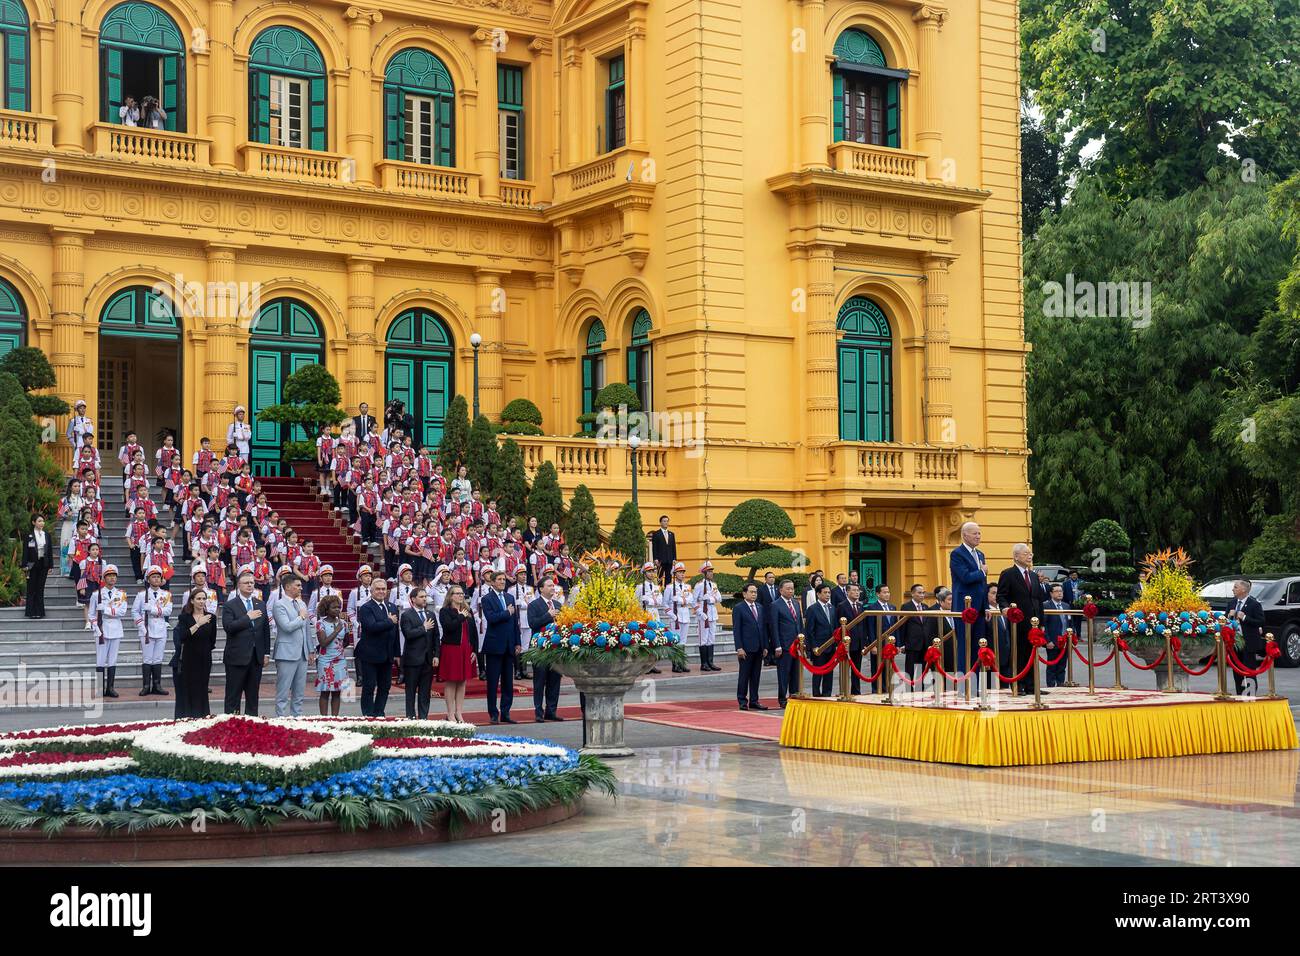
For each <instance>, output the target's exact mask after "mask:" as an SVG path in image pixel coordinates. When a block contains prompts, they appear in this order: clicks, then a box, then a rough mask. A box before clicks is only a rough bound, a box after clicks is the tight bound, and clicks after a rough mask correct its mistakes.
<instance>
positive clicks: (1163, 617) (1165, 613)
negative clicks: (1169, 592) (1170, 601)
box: [1156, 611, 1169, 624]
mask: <svg viewBox="0 0 1300 956" xmlns="http://www.w3.org/2000/svg"><path fill="white" fill-rule="evenodd" d="M1156 620H1157V621H1160V622H1161V623H1162V624H1163V623H1164V622H1165V621H1167V620H1169V612H1168V611H1161V612H1160V613H1159V614H1157V615H1156Z"/></svg>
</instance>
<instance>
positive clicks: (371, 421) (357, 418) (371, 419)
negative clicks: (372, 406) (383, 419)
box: [352, 415, 375, 438]
mask: <svg viewBox="0 0 1300 956" xmlns="http://www.w3.org/2000/svg"><path fill="white" fill-rule="evenodd" d="M362 417H363V416H361V415H353V416H352V424H353V425H354V426H355V427H356V430H357V437H358V438H365V437H367V436H368V435H369V434H370V433H371V432H373V431H374V430H375V416H374V415H366V416H364V418H365V420H366V423H367V424H368V425H369V427H368V428H367V429H366V430H365V431H362V427H361V424H362V423H361V419H362Z"/></svg>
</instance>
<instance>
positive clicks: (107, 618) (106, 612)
mask: <svg viewBox="0 0 1300 956" xmlns="http://www.w3.org/2000/svg"><path fill="white" fill-rule="evenodd" d="M130 613H131V607H130V604H129V603H128V601H127V599H126V592H125V591H123V590H122V589H121V588H119V587H116V586H114V587H111V588H110V587H107V586H105V587H102V588H100V589H99V590H98V591H96V592H95V593H94V594H93V595H92V596H91V598H90V620H91V621H92V622H94V623H93V627H94V633H95V667H97V668H105V667H116V666H117V649H118V646H119V645H120V644H121V642H122V632H123V631H122V627H123V625H122V622H123V621H125V620H126V617H127V615H128V614H130Z"/></svg>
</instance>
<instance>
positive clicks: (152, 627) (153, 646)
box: [133, 564, 172, 697]
mask: <svg viewBox="0 0 1300 956" xmlns="http://www.w3.org/2000/svg"><path fill="white" fill-rule="evenodd" d="M145 577H146V579H147V581H148V583H147V584H146V585H145V589H144V590H143V591H141V592H140V593H139V594H137V595H136V598H135V605H134V607H133V611H134V616H135V626H136V630H138V631H139V632H140V655H141V665H140V669H141V674H142V682H141V687H140V696H141V697H147V696H149V695H150V694H157V695H160V696H163V697H169V696H171V695H170V694H168V693H167V691H165V690H163V686H162V661H163V655H164V654H165V653H166V651H167V627H168V624H169V623H170V622H171V615H172V594H171V592H170V591H168V590H167V588H166V586H165V585H164V584H163V571H162V568H160V567H158V566H157V565H156V564H155V565H150V567H149V570H148V572H147V573H146V575H145Z"/></svg>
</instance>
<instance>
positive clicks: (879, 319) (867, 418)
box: [836, 296, 894, 442]
mask: <svg viewBox="0 0 1300 956" xmlns="http://www.w3.org/2000/svg"><path fill="white" fill-rule="evenodd" d="M836 327H837V328H838V329H839V330H840V331H841V332H842V333H843V335H842V337H841V338H840V341H839V347H838V358H839V379H840V440H841V441H882V442H888V441H893V440H894V395H893V392H894V370H893V338H892V335H891V332H890V328H889V319H888V318H887V317H886V316H885V313H884V311H882V310H881V308H880V306H878V305H877V304H876V303H875V302H873V301H872V300H871V299H868V298H866V297H864V296H854V297H853V298H851V299H849V300H848V301H847V302H845V303H844V306H843V307H842V308H841V309H840V314H839V321H838V323H837V326H836Z"/></svg>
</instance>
